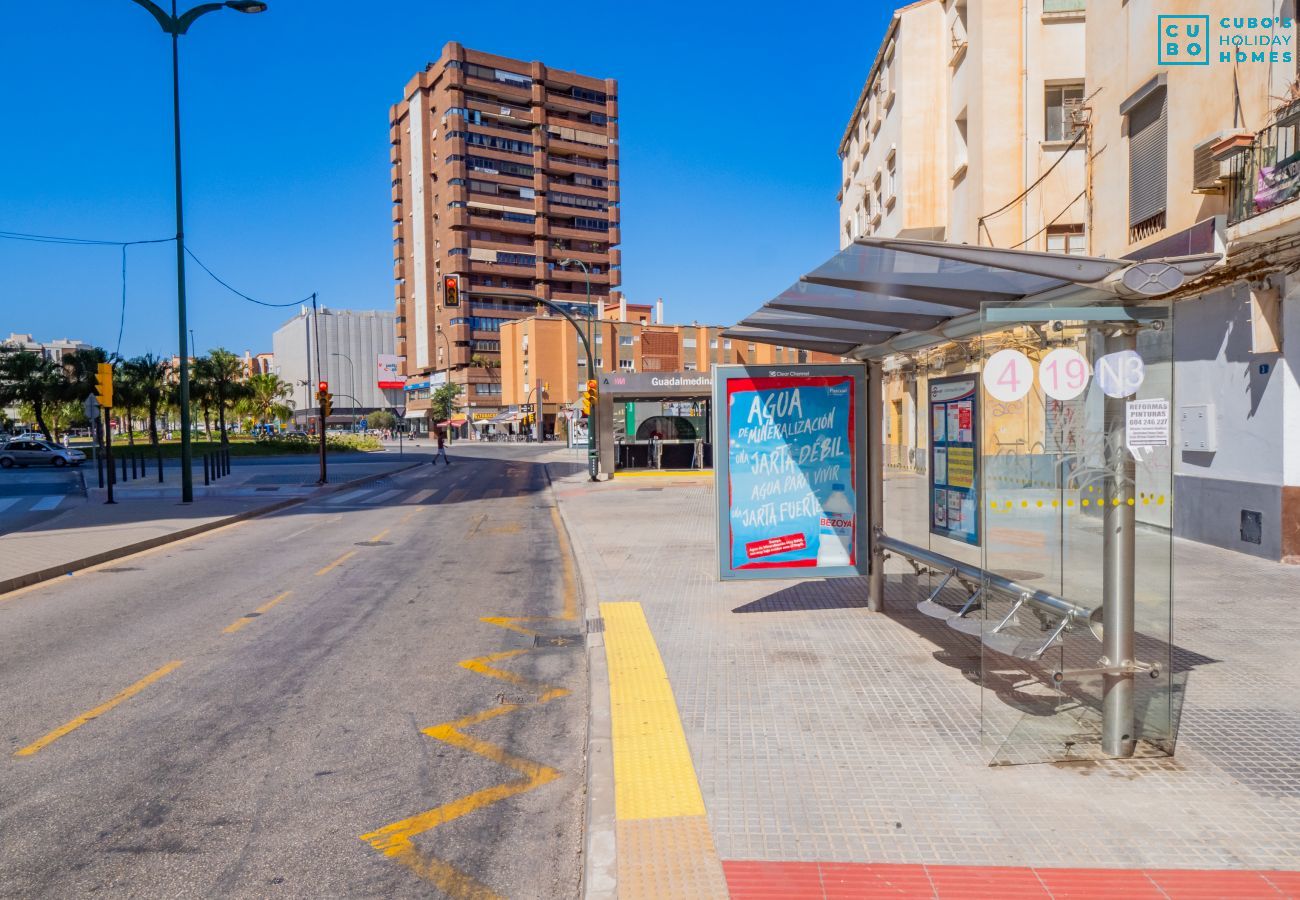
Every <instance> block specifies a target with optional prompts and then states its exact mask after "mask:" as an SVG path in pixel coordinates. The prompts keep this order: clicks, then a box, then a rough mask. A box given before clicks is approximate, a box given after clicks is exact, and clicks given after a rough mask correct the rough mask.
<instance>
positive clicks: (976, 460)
mask: <svg viewBox="0 0 1300 900" xmlns="http://www.w3.org/2000/svg"><path fill="white" fill-rule="evenodd" d="M1220 259H1221V254H1218V253H1209V254H1201V255H1195V256H1183V257H1170V258H1164V259H1151V260H1143V261H1131V260H1112V259H1104V258H1099V257H1086V256H1074V255H1068V256H1067V255H1060V254H1047V253H1039V252H1032V251H1020V250H1000V249H996V248H989V247H972V246H968V245H952V244H945V243H942V242H931V241H916V240H904V239H886V238H863V239H859V240H857V241H855V242H854V243H853V244H851V245H849V246H848V247H847V248H845V249H844V250H842V251H841V252H840V253H838V254H836V255H835V256H834V257H833V258H831V259H830V260H828V261H827V262H826V263H824V264H823V265H821V266H819V267H818V268H816V269H814V270H813V271H812V272H810V273H808V274H807V275H806V276H804V277H803V278H802V279H800V280H799V281H798V282H797V283H795V284H794V285H792V286H791V287H790V288H788V289H786V290H785V291H783V292H781V293H780V294H778V295H777V296H776V297H774V298H773V299H771V300H769V301H768V302H767V303H765V304H764V305H763V307H762V308H760V309H759V310H757V311H756V312H755V313H753V314H752V315H750V316H749V317H747V318H746V319H744V320H743V321H742V322H741V323H740V324H739V325H737V326H736V327H734V328H732V329H729V330H728V331H726V332H724V335H725V336H728V337H731V338H733V339H742V340H745V341H749V342H765V343H771V344H777V345H781V346H787V347H790V346H793V347H799V348H804V349H810V350H822V351H826V352H830V353H837V354H840V355H841V356H843V357H845V358H847V359H852V360H856V361H858V362H860V363H861V364H863V366H864V367H865V370H866V376H867V377H866V390H865V394H866V402H865V418H866V421H867V430H866V438H865V442H866V446H867V453H866V454H864V456H865V459H864V460H863V461H862V463H861V465H862V466H863V469H864V471H863V472H862V476H863V477H862V483H863V484H864V486H865V488H866V494H867V497H866V498H865V502H864V504H863V509H864V511H865V513H866V517H867V522H866V532H867V534H866V535H865V536H864V538H865V546H866V548H867V550H866V552H865V553H864V554H863V556H864V559H863V564H862V565H861V566H852V567H845V566H843V565H840V566H839V567H838V569H833V570H828V571H827V572H825V573H822V572H818V571H817V569H816V563H815V562H809V563H808V565H810V566H812V568H811V569H805V570H804V573H803V574H805V575H825V576H832V577H833V576H835V575H838V574H864V575H868V576H869V580H868V585H869V587H868V590H869V595H870V608H871V609H872V610H875V611H883V610H884V607H885V588H886V584H887V582H886V577H885V561H886V559H887V558H889V557H894V558H896V560H898V561H901V563H902V565H903V566H904V568H898V567H896V568H894V569H893V570H892V574H891V576H890V580H889V582H888V584H889V585H890V586H891V596H902V595H904V594H905V593H906V592H902V591H898V592H897V593H895V588H894V586H895V585H899V586H910V587H911V588H912V591H911V594H910V595H909V596H914V597H915V598H917V600H916V601H915V602H916V609H917V612H919V613H921V614H924V615H925V616H929V617H932V618H934V619H937V620H940V621H942V622H943V623H945V624H946V625H947V626H948V628H950V629H951V630H952V632H953V633H954V634H953V637H954V640H956V641H961V640H963V638H961V637H960V635H965V636H967V637H968V638H971V639H974V640H975V641H978V646H979V661H980V664H979V673H978V676H979V682H980V687H981V698H982V703H981V732H982V736H983V742H984V746H985V748H986V750H987V756H988V759H989V761H990V762H992V763H995V764H1008V763H1018V762H1032V761H1050V760H1067V759H1079V758H1122V757H1132V756H1146V755H1168V754H1172V752H1173V749H1174V743H1175V739H1176V736H1177V724H1178V714H1179V710H1180V709H1181V691H1182V684H1181V678H1182V677H1183V676H1182V675H1181V674H1180V673H1178V672H1175V670H1174V665H1173V663H1174V645H1173V641H1172V627H1171V623H1172V605H1173V604H1172V600H1173V593H1172V583H1173V579H1172V558H1173V555H1172V536H1171V529H1170V528H1169V519H1168V509H1169V506H1170V505H1171V504H1172V499H1173V496H1172V492H1173V490H1172V489H1173V479H1172V445H1173V440H1172V434H1171V421H1172V414H1173V405H1172V404H1173V399H1174V398H1173V364H1172V340H1173V335H1172V326H1173V317H1172V315H1171V309H1170V302H1169V301H1168V300H1166V299H1163V298H1165V296H1166V295H1168V294H1169V293H1171V292H1172V291H1174V290H1176V289H1178V288H1179V287H1181V286H1182V285H1183V284H1184V282H1186V281H1188V280H1189V279H1194V278H1197V277H1199V276H1201V275H1204V274H1205V273H1207V272H1209V271H1210V270H1211V269H1212V268H1213V267H1214V266H1215V265H1216V264H1217V263H1218V262H1219V261H1220ZM887 361H888V362H889V363H890V365H891V366H893V367H894V368H895V369H897V368H899V367H900V366H901V367H905V368H906V369H907V371H909V372H910V373H911V377H912V378H913V379H916V380H919V382H921V383H917V384H916V387H917V388H923V389H920V390H918V391H917V395H918V397H919V399H920V400H921V403H920V406H921V410H920V414H919V415H920V416H921V417H922V418H920V419H919V422H920V423H921V427H922V429H923V431H924V433H925V434H926V440H925V447H924V452H925V459H924V465H923V466H921V468H922V469H923V470H924V471H923V473H920V472H912V473H909V474H908V476H907V477H898V478H894V477H891V478H890V479H889V480H888V481H887V480H886V479H885V477H884V469H885V466H884V446H883V433H882V432H883V429H884V423H885V416H884V410H883V387H884V368H885V364H886V362H887ZM814 368H815V367H814ZM806 376H807V373H805V377H806ZM720 452H721V450H720ZM729 455H732V456H734V455H735V454H734V452H733V453H729ZM729 462H730V465H731V467H732V468H733V469H734V468H735V467H736V466H737V465H738V464H739V465H743V464H744V462H745V460H744V459H730V460H729ZM720 468H723V467H720ZM810 480H811V479H810ZM732 487H733V485H730V484H729V485H727V486H725V488H724V486H723V485H721V484H720V485H719V492H718V493H719V496H720V500H719V503H720V515H719V521H720V523H723V522H724V521H725V519H724V516H727V515H728V514H729V511H728V510H727V509H725V508H724V507H725V506H726V504H727V503H730V502H732V500H730V499H721V498H722V497H723V495H724V490H726V491H727V492H728V493H729V492H730V490H731V488H732ZM835 515H841V516H843V515H845V514H835ZM835 515H832V514H831V513H828V512H826V511H822V512H821V519H820V521H821V522H822V523H825V522H827V521H840V519H836V518H835ZM828 516H829V518H828ZM823 531H826V529H825V528H823ZM722 535H723V527H722V525H721V524H720V536H722ZM720 539H721V537H720ZM785 540H786V538H784V537H782V536H778V535H774V536H771V537H767V538H764V537H763V536H762V535H757V536H755V537H754V538H753V543H752V544H751V545H750V546H754V547H758V548H760V549H761V550H762V552H765V553H773V554H776V555H774V556H772V557H770V558H771V559H773V560H778V561H779V559H780V558H781V556H780V554H781V553H782V552H784V551H785V550H786V548H787V547H789V546H791V544H790V543H789V542H788V541H787V542H786V543H782V541H785ZM800 540H802V539H800ZM816 540H817V537H816V536H815V535H810V536H809V541H811V542H816ZM803 552H805V553H806V554H807V555H809V556H810V557H811V556H812V554H813V548H811V547H810V548H808V549H806V550H804V551H803ZM841 556H842V554H841ZM720 558H722V560H723V561H722V566H723V576H724V577H728V575H730V577H743V573H738V572H730V573H728V571H727V569H726V566H727V562H726V558H725V555H722V556H721V557H720ZM778 564H779V563H775V562H769V563H766V565H767V566H768V567H769V568H770V567H771V566H773V565H778ZM846 568H848V571H847V572H846V571H844V570H845V569H846ZM798 574H800V573H797V572H796V573H789V575H794V576H797V575H798ZM768 575H769V577H770V572H769V573H768ZM789 575H787V577H789Z"/></svg>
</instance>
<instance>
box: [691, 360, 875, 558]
mask: <svg viewBox="0 0 1300 900" xmlns="http://www.w3.org/2000/svg"><path fill="white" fill-rule="evenodd" d="M864 373H865V369H864V367H862V366H845V365H827V366H785V367H770V368H769V367H764V366H717V367H715V368H714V375H715V381H714V388H713V409H714V433H715V434H717V435H719V436H725V439H726V441H727V447H726V452H725V453H721V452H720V453H718V454H717V455H716V464H715V477H716V479H717V482H716V483H717V492H716V493H717V497H718V548H719V560H718V569H719V574H720V576H721V577H722V578H723V579H742V578H791V577H799V576H801V575H802V576H805V577H818V578H825V577H837V576H851V575H860V574H862V573H864V572H865V571H866V569H867V557H868V552H867V538H868V535H867V527H866V490H865V485H864V483H863V480H862V476H861V475H860V471H861V472H865V462H864V460H863V459H862V455H861V454H862V448H864V447H865V446H866V417H865V411H864V404H865V402H866V384H865V374H864Z"/></svg>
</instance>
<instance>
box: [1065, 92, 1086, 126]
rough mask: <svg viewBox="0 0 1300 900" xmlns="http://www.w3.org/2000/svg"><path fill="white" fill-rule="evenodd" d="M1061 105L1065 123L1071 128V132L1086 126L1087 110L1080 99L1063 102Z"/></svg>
mask: <svg viewBox="0 0 1300 900" xmlns="http://www.w3.org/2000/svg"><path fill="white" fill-rule="evenodd" d="M1061 105H1062V106H1063V107H1064V111H1065V121H1066V122H1067V123H1069V124H1070V125H1071V126H1072V127H1071V129H1070V130H1071V131H1073V130H1074V129H1076V128H1081V127H1083V126H1084V125H1087V124H1088V116H1089V110H1088V107H1087V106H1085V105H1084V102H1083V98H1082V97H1075V98H1074V99H1071V100H1065V101H1063V102H1062V104H1061Z"/></svg>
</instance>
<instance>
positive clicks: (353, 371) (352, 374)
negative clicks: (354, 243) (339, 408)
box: [330, 353, 361, 431]
mask: <svg viewBox="0 0 1300 900" xmlns="http://www.w3.org/2000/svg"><path fill="white" fill-rule="evenodd" d="M330 356H341V357H343V358H344V359H346V360H347V361H348V377H349V378H350V379H351V381H352V384H351V385H350V386H351V388H352V394H355V393H356V391H357V367H356V366H355V365H353V363H352V357H350V356H348V355H347V354H346V353H331V354H330ZM348 396H352V395H351V394H349V395H348ZM352 402H353V403H355V404H357V406H360V405H361V401H360V400H358V399H357V398H356V397H354V396H353V397H352ZM352 430H353V431H356V430H357V413H356V407H355V406H354V407H353V408H352Z"/></svg>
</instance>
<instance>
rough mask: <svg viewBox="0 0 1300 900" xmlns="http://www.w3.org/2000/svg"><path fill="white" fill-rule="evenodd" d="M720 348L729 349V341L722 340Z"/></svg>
mask: <svg viewBox="0 0 1300 900" xmlns="http://www.w3.org/2000/svg"><path fill="white" fill-rule="evenodd" d="M722 349H723V350H730V349H731V341H723V342H722Z"/></svg>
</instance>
